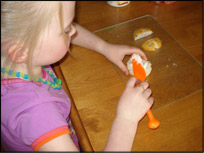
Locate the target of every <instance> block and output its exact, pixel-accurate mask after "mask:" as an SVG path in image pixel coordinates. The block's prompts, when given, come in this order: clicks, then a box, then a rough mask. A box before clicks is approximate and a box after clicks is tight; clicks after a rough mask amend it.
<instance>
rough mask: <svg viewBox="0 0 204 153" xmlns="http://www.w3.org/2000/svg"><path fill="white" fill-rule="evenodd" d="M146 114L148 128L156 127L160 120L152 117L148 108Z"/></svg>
mask: <svg viewBox="0 0 204 153" xmlns="http://www.w3.org/2000/svg"><path fill="white" fill-rule="evenodd" d="M147 116H148V118H149V123H148V126H149V128H150V129H157V128H158V127H159V125H160V122H159V121H158V120H156V119H155V118H154V116H153V114H152V111H151V110H150V109H149V110H148V111H147Z"/></svg>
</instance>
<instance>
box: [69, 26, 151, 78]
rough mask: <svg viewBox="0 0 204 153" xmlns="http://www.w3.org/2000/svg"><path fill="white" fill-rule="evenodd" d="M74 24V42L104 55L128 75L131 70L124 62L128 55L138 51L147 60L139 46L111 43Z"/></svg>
mask: <svg viewBox="0 0 204 153" xmlns="http://www.w3.org/2000/svg"><path fill="white" fill-rule="evenodd" d="M73 25H74V26H75V28H76V31H77V32H76V34H75V35H74V36H73V37H72V43H73V44H76V45H79V46H82V47H85V48H88V49H90V50H93V51H96V52H98V53H100V54H102V55H104V56H105V57H106V58H107V59H108V60H110V61H111V62H112V63H114V64H115V65H117V66H118V67H119V68H120V69H121V70H122V71H123V72H124V73H125V74H126V75H128V74H129V72H128V69H127V67H126V66H125V65H124V63H123V62H122V60H123V58H124V57H125V56H126V55H131V54H133V53H136V54H139V55H140V56H141V57H142V58H143V59H144V60H147V57H146V55H145V53H144V52H143V51H142V50H140V49H139V48H137V47H133V46H127V45H119V44H110V43H108V42H106V41H104V40H103V39H101V38H99V37H98V36H96V35H95V34H94V33H92V32H90V31H88V30H86V29H85V28H83V27H82V26H80V25H78V24H77V23H73Z"/></svg>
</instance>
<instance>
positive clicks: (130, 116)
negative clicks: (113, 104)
mask: <svg viewBox="0 0 204 153" xmlns="http://www.w3.org/2000/svg"><path fill="white" fill-rule="evenodd" d="M138 81H139V80H137V79H136V78H134V77H131V78H130V79H129V80H128V82H127V84H126V88H125V90H124V91H123V93H122V95H121V97H120V99H119V102H118V108H117V115H116V118H117V119H122V120H124V119H125V120H128V121H131V122H134V123H136V124H137V123H138V122H139V121H140V120H141V119H142V118H143V116H144V115H145V114H146V113H147V111H148V110H149V109H150V107H151V106H152V104H153V101H154V99H153V97H151V93H152V91H151V89H150V88H148V86H149V84H148V83H147V82H145V81H144V82H142V83H140V85H139V86H137V87H135V85H136V84H137V83H138Z"/></svg>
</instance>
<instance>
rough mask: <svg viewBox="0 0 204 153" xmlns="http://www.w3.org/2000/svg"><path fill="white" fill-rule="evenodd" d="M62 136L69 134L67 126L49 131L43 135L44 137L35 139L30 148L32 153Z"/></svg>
mask: <svg viewBox="0 0 204 153" xmlns="http://www.w3.org/2000/svg"><path fill="white" fill-rule="evenodd" d="M63 134H70V130H69V129H68V126H61V127H58V128H56V129H54V130H52V131H49V132H47V133H45V134H44V135H42V136H40V137H39V138H37V139H36V140H35V141H34V142H33V143H32V144H31V147H32V148H33V150H34V151H38V149H39V148H40V147H41V146H42V145H44V144H45V143H47V142H49V141H51V140H53V139H55V138H56V137H58V136H61V135H63Z"/></svg>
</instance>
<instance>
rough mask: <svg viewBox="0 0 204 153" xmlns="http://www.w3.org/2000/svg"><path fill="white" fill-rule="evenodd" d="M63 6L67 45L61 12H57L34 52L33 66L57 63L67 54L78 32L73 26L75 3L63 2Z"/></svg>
mask: <svg viewBox="0 0 204 153" xmlns="http://www.w3.org/2000/svg"><path fill="white" fill-rule="evenodd" d="M62 4H63V6H62V8H63V22H64V23H63V24H64V25H63V26H64V31H65V33H66V37H67V42H66V43H67V44H68V45H66V44H65V41H64V37H63V35H62V30H61V27H60V19H59V12H58V11H57V12H56V14H55V16H54V17H53V19H52V20H51V23H50V25H49V26H48V27H47V28H46V29H45V31H44V32H43V33H42V35H41V37H40V41H39V43H38V44H37V46H36V48H35V50H34V51H33V59H32V65H33V66H34V67H41V66H43V65H50V64H53V63H56V62H57V61H59V60H60V59H62V58H63V57H64V55H65V54H66V53H67V51H68V49H69V48H67V46H68V47H69V46H70V40H71V36H72V35H73V34H74V33H75V32H76V29H75V27H74V26H73V25H72V21H73V18H74V12H75V2H73V1H67V2H62Z"/></svg>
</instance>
